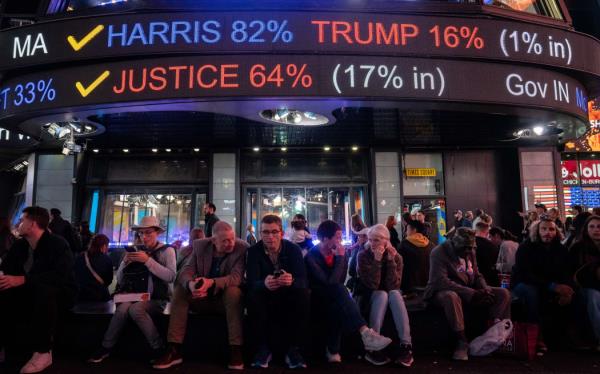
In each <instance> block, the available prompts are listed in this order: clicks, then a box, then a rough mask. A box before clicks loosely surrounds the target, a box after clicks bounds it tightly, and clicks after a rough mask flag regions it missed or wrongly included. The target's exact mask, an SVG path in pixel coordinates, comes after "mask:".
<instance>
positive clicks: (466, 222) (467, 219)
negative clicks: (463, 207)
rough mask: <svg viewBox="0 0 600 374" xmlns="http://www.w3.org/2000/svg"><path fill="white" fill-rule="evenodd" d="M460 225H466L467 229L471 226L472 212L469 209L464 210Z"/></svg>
mask: <svg viewBox="0 0 600 374" xmlns="http://www.w3.org/2000/svg"><path fill="white" fill-rule="evenodd" d="M462 222H463V223H462V226H461V227H466V228H468V229H470V228H472V227H473V212H472V211H470V210H467V211H466V212H465V218H463V221H462Z"/></svg>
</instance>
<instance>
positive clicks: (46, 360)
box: [21, 351, 52, 374]
mask: <svg viewBox="0 0 600 374" xmlns="http://www.w3.org/2000/svg"><path fill="white" fill-rule="evenodd" d="M50 365H52V351H50V352H46V353H39V352H34V353H33V356H31V359H30V360H29V362H27V363H26V364H25V366H23V367H22V368H21V374H28V373H39V372H40V371H44V370H46V368H48V367H49V366H50Z"/></svg>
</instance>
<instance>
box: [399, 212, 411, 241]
mask: <svg viewBox="0 0 600 374" xmlns="http://www.w3.org/2000/svg"><path fill="white" fill-rule="evenodd" d="M401 220H402V221H400V225H401V226H402V239H404V238H406V225H407V224H408V222H409V221H413V219H412V218H411V215H410V213H409V212H404V213H402V217H401Z"/></svg>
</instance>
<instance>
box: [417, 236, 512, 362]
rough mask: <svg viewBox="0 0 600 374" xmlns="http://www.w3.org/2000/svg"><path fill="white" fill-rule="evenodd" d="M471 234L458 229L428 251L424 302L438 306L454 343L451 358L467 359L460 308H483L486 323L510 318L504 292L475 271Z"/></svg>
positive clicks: (475, 264)
mask: <svg viewBox="0 0 600 374" xmlns="http://www.w3.org/2000/svg"><path fill="white" fill-rule="evenodd" d="M475 248H476V242H475V231H473V230H471V229H469V228H466V227H461V228H459V229H458V230H456V235H454V237H452V239H451V240H447V241H445V242H444V243H442V244H440V245H438V246H437V247H435V248H434V249H433V251H431V259H430V266H429V282H428V283H427V288H426V289H425V296H424V297H425V300H429V301H431V302H432V303H433V304H434V305H438V306H440V307H442V309H443V310H444V314H445V315H446V319H447V320H448V322H449V323H450V327H451V328H452V330H453V331H454V333H455V334H456V338H457V344H456V348H455V350H454V354H453V355H452V358H453V359H454V360H460V361H466V360H468V359H469V354H468V353H469V342H468V340H467V336H466V334H465V320H464V314H463V305H472V306H478V307H485V308H488V310H489V318H490V320H492V321H493V320H495V319H496V318H498V319H505V318H510V302H511V296H510V292H509V291H508V290H507V289H503V288H496V287H489V286H488V285H487V283H486V282H485V279H484V277H483V275H481V273H480V272H479V269H478V268H477V260H476V256H475V253H474V249H475Z"/></svg>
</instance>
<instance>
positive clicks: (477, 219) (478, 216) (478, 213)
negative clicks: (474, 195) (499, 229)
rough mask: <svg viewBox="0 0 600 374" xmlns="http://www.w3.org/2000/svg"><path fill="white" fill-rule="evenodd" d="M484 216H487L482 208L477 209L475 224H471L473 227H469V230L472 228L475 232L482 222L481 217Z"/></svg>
mask: <svg viewBox="0 0 600 374" xmlns="http://www.w3.org/2000/svg"><path fill="white" fill-rule="evenodd" d="M484 214H485V212H484V211H483V209H481V208H477V209H475V219H474V220H473V223H472V224H471V227H469V228H472V229H473V230H475V226H476V225H477V223H478V222H479V221H480V220H481V216H483V215H484Z"/></svg>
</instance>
